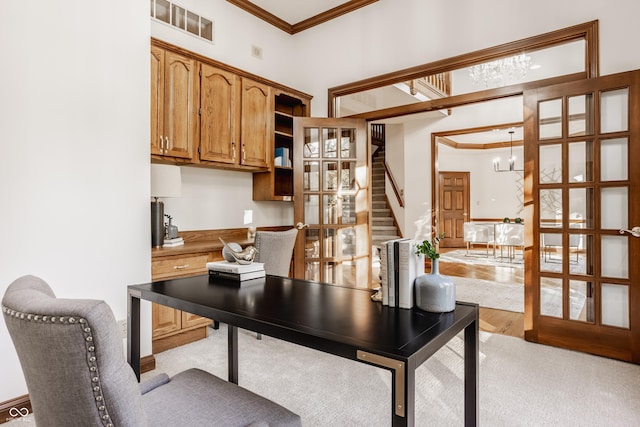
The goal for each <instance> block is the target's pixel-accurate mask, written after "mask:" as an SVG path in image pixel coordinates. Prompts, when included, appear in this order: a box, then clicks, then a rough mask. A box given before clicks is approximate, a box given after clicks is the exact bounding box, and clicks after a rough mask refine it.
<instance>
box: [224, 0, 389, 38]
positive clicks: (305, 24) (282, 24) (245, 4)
mask: <svg viewBox="0 0 640 427" xmlns="http://www.w3.org/2000/svg"><path fill="white" fill-rule="evenodd" d="M227 1H228V2H229V3H231V4H233V5H235V6H238V7H239V8H240V9H242V10H244V11H245V12H249V13H250V14H252V15H254V16H256V17H258V18H260V19H262V20H263V21H265V22H267V23H269V24H271V25H273V26H274V27H276V28H278V29H280V30H282V31H284V32H285V33H289V34H291V35H293V34H296V33H299V32H301V31H304V30H307V29H309V28H312V27H315V26H316V25H320V24H322V23H324V22H327V21H330V20H332V19H334V18H337V17H339V16H342V15H344V14H347V13H350V12H353V11H354V10H356V9H360V8H361V7H365V6H368V5H370V4H371V3H375V2H377V1H379V0H351V1H348V2H345V3H343V4H341V5H339V6H336V7H334V8H333V9H329V10H327V11H325V12H322V13H319V14H317V15H315V16H312V17H311V18H308V19H305V20H304V21H300V22H298V23H296V24H290V23H288V22H287V21H285V20H284V19H281V18H279V17H277V16H276V15H274V14H272V13H270V12H268V11H266V10H264V9H263V8H261V7H259V6H256V5H255V4H253V3H252V2H250V1H249V0H227Z"/></svg>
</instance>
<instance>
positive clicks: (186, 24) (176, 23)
mask: <svg viewBox="0 0 640 427" xmlns="http://www.w3.org/2000/svg"><path fill="white" fill-rule="evenodd" d="M151 18H152V19H155V20H156V21H160V22H163V23H165V24H168V25H171V26H172V27H174V28H178V29H180V30H182V31H185V32H187V33H189V34H191V35H194V36H196V37H200V38H202V39H205V40H207V41H209V42H211V43H213V20H211V19H207V18H204V17H202V16H200V15H198V14H197V13H195V12H192V11H190V10H187V9H185V8H184V7H182V6H179V5H177V4H175V3H173V2H170V1H167V0H151Z"/></svg>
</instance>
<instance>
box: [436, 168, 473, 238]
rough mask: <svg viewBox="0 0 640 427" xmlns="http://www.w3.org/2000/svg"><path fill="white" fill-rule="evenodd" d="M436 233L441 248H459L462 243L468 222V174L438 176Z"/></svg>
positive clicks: (441, 173) (443, 173) (457, 173)
mask: <svg viewBox="0 0 640 427" xmlns="http://www.w3.org/2000/svg"><path fill="white" fill-rule="evenodd" d="M438 193H439V194H438V200H439V204H438V206H439V213H438V219H439V221H438V224H439V227H438V233H440V234H441V233H444V239H442V240H440V246H441V247H443V248H461V247H463V246H464V245H465V243H464V223H465V222H467V221H469V216H468V215H469V199H470V196H469V172H440V173H439V174H438Z"/></svg>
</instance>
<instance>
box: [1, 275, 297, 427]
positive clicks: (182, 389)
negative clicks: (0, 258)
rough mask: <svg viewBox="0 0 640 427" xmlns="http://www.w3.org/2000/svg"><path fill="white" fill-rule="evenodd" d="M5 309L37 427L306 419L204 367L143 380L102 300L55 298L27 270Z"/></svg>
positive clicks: (276, 422) (289, 423)
mask: <svg viewBox="0 0 640 427" xmlns="http://www.w3.org/2000/svg"><path fill="white" fill-rule="evenodd" d="M123 291H124V289H123ZM123 298H124V292H123ZM2 313H3V316H4V319H5V323H6V325H7V329H8V330H9V335H10V336H11V339H12V340H13V343H14V346H15V349H16V351H17V354H18V358H19V360H20V364H21V366H22V371H23V374H24V377H25V380H26V383H27V389H28V391H29V399H30V401H31V405H32V408H33V413H34V417H35V421H36V425H37V426H38V427H47V426H89V425H91V426H134V427H137V426H154V427H156V426H247V425H252V426H253V425H283V426H300V425H301V421H300V417H299V416H298V415H296V414H294V413H293V412H291V411H289V410H288V409H286V408H284V407H282V406H280V405H278V404H276V403H275V402H272V401H270V400H268V399H266V398H264V397H262V396H259V395H257V394H255V393H253V392H251V391H249V390H247V389H244V388H242V387H240V386H238V385H236V384H233V383H230V382H227V381H224V380H222V379H220V378H218V377H216V376H214V375H212V374H210V373H208V372H205V371H203V370H200V369H188V370H186V371H183V372H181V373H179V374H177V375H175V376H173V377H171V378H169V377H168V376H167V375H166V374H160V375H157V376H155V377H153V378H151V379H149V380H147V381H145V382H143V383H140V384H138V382H137V380H136V377H135V375H134V373H133V369H131V367H130V366H129V365H128V364H127V362H126V360H125V357H124V349H123V343H122V337H121V335H120V331H119V328H118V326H117V323H116V320H115V317H114V315H113V313H112V311H111V309H110V307H109V306H108V305H107V304H106V303H105V302H104V301H100V300H89V299H63V298H57V297H56V296H55V294H54V293H53V291H52V290H51V288H50V287H49V285H48V284H47V283H46V282H45V281H44V280H42V279H40V278H38V277H34V276H23V277H21V278H19V279H17V280H15V281H14V282H13V283H12V284H11V285H9V287H8V288H7V290H6V292H5V294H4V297H3V299H2Z"/></svg>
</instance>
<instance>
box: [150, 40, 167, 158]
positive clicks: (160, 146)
mask: <svg viewBox="0 0 640 427" xmlns="http://www.w3.org/2000/svg"><path fill="white" fill-rule="evenodd" d="M163 111H164V50H162V49H160V48H159V47H155V46H151V115H150V117H151V154H157V155H160V156H161V155H163V154H164V130H163V126H164V120H163V119H164V118H163V117H162V115H163Z"/></svg>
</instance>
